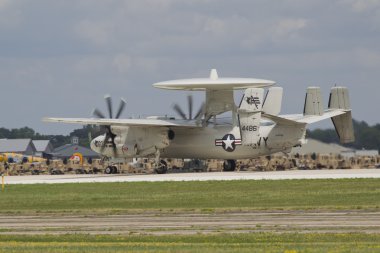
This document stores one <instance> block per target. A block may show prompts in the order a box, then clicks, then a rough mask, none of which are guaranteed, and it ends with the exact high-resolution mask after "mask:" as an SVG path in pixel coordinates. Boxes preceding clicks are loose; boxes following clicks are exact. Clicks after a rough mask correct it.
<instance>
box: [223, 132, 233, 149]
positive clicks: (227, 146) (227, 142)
mask: <svg viewBox="0 0 380 253" xmlns="http://www.w3.org/2000/svg"><path fill="white" fill-rule="evenodd" d="M234 142H235V140H231V138H230V135H228V137H227V140H223V143H224V145H225V149H226V150H227V149H234V147H232V144H233V143H234Z"/></svg>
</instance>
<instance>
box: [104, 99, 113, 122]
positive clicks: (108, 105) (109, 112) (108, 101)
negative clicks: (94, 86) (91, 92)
mask: <svg viewBox="0 0 380 253" xmlns="http://www.w3.org/2000/svg"><path fill="white" fill-rule="evenodd" d="M104 99H105V100H106V104H107V109H108V115H109V116H110V119H112V99H111V96H110V95H105V96H104Z"/></svg>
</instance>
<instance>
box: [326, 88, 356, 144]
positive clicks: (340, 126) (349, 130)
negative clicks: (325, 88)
mask: <svg viewBox="0 0 380 253" xmlns="http://www.w3.org/2000/svg"><path fill="white" fill-rule="evenodd" d="M329 109H331V110H333V109H342V110H347V112H346V113H345V114H342V115H339V116H335V117H332V118H331V120H332V122H333V124H334V127H335V130H336V132H337V134H338V136H339V139H340V142H341V143H350V142H354V141H355V135H354V126H353V123H352V114H351V105H350V99H349V94H348V89H347V88H346V87H333V88H331V93H330V99H329Z"/></svg>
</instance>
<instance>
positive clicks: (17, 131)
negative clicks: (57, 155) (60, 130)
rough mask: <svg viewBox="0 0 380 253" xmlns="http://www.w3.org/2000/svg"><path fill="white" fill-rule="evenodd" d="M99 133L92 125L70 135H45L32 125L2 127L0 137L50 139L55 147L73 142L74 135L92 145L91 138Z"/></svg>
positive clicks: (80, 142) (86, 144)
mask: <svg viewBox="0 0 380 253" xmlns="http://www.w3.org/2000/svg"><path fill="white" fill-rule="evenodd" d="M99 134H102V131H101V129H99V127H95V126H91V125H87V126H83V127H82V128H79V129H75V130H73V131H72V132H71V133H70V134H69V135H44V134H40V133H37V132H35V131H34V130H33V129H32V128H30V127H22V128H13V129H7V128H3V127H2V128H0V139H33V140H50V141H51V143H52V145H53V146H54V148H56V147H59V146H62V145H64V144H69V143H71V138H72V137H74V136H76V137H78V138H79V145H81V146H84V147H90V138H92V137H96V136H98V135H99Z"/></svg>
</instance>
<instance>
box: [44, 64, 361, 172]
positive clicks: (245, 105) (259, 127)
mask: <svg viewBox="0 0 380 253" xmlns="http://www.w3.org/2000/svg"><path fill="white" fill-rule="evenodd" d="M274 84H275V82H273V81H269V80H263V79H254V78H219V77H218V74H217V72H216V70H215V69H213V70H211V74H210V77H209V78H196V79H182V80H172V81H166V82H159V83H155V84H153V86H154V87H157V88H161V89H169V90H187V91H205V93H206V101H205V102H204V103H203V105H202V106H201V108H200V110H199V111H198V112H197V113H195V114H194V117H193V115H192V114H193V108H192V104H193V100H192V97H191V96H188V104H189V113H188V115H186V114H185V113H184V112H183V111H182V109H181V108H180V107H179V106H178V105H175V106H174V109H175V110H176V111H177V113H178V114H179V115H180V116H181V118H182V119H175V118H172V117H166V116H165V117H156V116H154V117H147V118H145V119H120V118H119V117H120V115H121V113H122V111H123V109H124V107H125V103H126V102H125V100H124V99H121V102H120V106H119V108H118V111H117V113H116V117H115V118H112V116H113V113H112V102H111V98H110V96H106V97H105V100H106V103H107V106H108V113H109V118H106V117H105V116H104V114H103V113H101V112H100V111H99V110H97V109H95V110H94V113H93V114H94V116H96V117H97V118H95V117H94V118H44V121H47V122H64V123H77V124H83V125H88V124H90V125H100V126H103V127H104V128H105V134H104V135H101V136H98V137H96V138H95V139H93V140H92V141H91V149H92V150H94V151H96V152H98V153H100V154H102V155H104V156H107V157H117V158H137V157H155V160H156V172H157V173H165V172H166V170H167V165H166V162H165V161H164V160H161V158H198V159H224V160H225V162H224V170H225V171H233V170H235V167H236V159H247V158H255V157H258V156H264V155H270V154H273V153H277V152H284V153H289V152H290V151H291V149H292V147H295V146H300V145H302V144H305V143H306V140H305V134H306V128H307V125H308V124H311V123H315V122H318V121H321V120H324V119H328V118H331V119H332V121H333V123H334V126H335V130H336V132H337V134H338V136H339V138H340V141H341V142H342V143H348V142H353V141H354V139H355V138H354V131H353V124H352V116H351V107H350V101H349V95H348V89H347V88H346V87H333V88H332V89H331V93H330V98H329V104H328V109H327V110H324V108H323V101H322V97H321V91H320V88H319V87H309V88H307V92H306V97H305V104H304V110H303V114H292V115H279V113H280V110H281V103H282V94H283V89H282V88H281V87H270V86H273V85H274ZM268 87H270V88H268ZM265 88H267V90H266V95H265V96H264V93H265V90H264V89H265ZM240 89H245V91H244V95H243V97H242V99H241V102H240V105H239V106H236V105H235V102H234V90H240ZM226 112H231V115H232V117H229V118H228V119H226V118H219V117H217V116H218V115H219V116H220V115H221V114H223V113H226Z"/></svg>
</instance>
